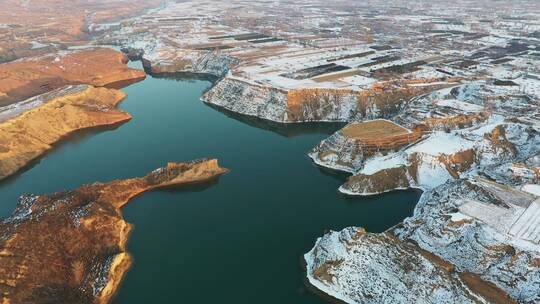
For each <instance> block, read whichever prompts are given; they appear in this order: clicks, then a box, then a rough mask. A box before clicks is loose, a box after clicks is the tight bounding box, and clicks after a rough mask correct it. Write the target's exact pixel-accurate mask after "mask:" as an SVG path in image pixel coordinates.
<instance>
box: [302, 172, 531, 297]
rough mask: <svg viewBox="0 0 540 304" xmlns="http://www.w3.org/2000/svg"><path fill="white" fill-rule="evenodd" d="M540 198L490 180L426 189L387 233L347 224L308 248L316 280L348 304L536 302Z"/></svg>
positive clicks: (310, 272)
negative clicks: (401, 221)
mask: <svg viewBox="0 0 540 304" xmlns="http://www.w3.org/2000/svg"><path fill="white" fill-rule="evenodd" d="M539 202H540V199H539V198H538V197H536V196H534V195H531V194H528V193H525V192H521V191H517V190H515V189H512V188H511V187H508V186H505V185H501V184H498V183H494V182H490V181H487V180H485V179H478V178H476V179H469V180H459V181H456V182H451V183H447V184H444V185H442V186H440V187H437V188H435V189H433V190H430V191H428V192H426V193H424V195H423V196H422V198H421V200H420V202H419V203H418V206H417V207H416V209H415V213H414V215H413V216H412V217H410V218H408V219H406V220H405V223H404V224H403V225H398V226H397V227H394V228H392V229H390V230H389V231H386V232H384V233H380V234H376V233H366V232H365V231H364V230H363V229H361V228H354V227H351V228H347V229H344V230H343V231H341V232H330V233H328V234H326V235H324V236H323V237H321V238H320V239H319V240H318V241H317V242H316V244H315V247H314V248H313V249H312V250H311V251H310V252H309V253H307V254H306V255H305V258H306V261H307V265H308V267H307V270H308V278H309V281H310V282H311V284H313V285H314V286H315V287H317V288H319V289H321V290H323V291H324V292H326V293H328V294H329V295H332V296H334V297H336V298H338V299H340V300H344V301H346V302H348V303H381V302H386V301H391V302H393V303H409V302H416V303H478V301H481V300H482V301H486V302H489V303H516V302H520V303H536V302H538V301H539V300H540V294H539V293H538V286H539V284H540V268H539V267H538V261H540V250H539V249H540V247H539V245H538V237H539V236H538V232H536V231H535V228H536V227H537V226H535V222H534V220H532V218H531V217H530V215H531V214H537V212H538V209H539V208H538V206H539V205H538V204H539Z"/></svg>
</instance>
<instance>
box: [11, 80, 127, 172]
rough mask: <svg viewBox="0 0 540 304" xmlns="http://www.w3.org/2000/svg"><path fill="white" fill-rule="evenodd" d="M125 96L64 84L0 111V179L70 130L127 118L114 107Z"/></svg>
mask: <svg viewBox="0 0 540 304" xmlns="http://www.w3.org/2000/svg"><path fill="white" fill-rule="evenodd" d="M125 96H126V95H125V94H124V93H122V92H121V91H118V90H114V89H106V88H95V87H91V86H86V85H79V86H68V87H65V88H62V89H58V90H56V91H52V92H50V93H47V94H44V95H41V96H37V97H35V98H32V99H30V100H29V101H28V102H23V103H22V104H20V105H19V107H17V106H15V107H10V108H9V109H5V111H2V112H0V179H3V178H6V177H8V176H9V175H11V174H13V173H15V172H17V171H18V170H20V169H21V168H23V167H24V166H25V165H27V164H28V163H29V162H31V161H32V160H34V159H36V158H38V157H39V156H41V155H43V154H44V153H46V152H47V151H49V150H50V149H52V147H53V145H54V144H55V143H57V142H58V141H59V140H61V139H62V138H64V137H65V136H67V135H70V134H71V133H73V132H76V131H78V130H82V129H88V128H94V127H99V126H108V125H115V124H120V123H123V122H126V121H128V120H130V119H131V116H130V115H129V114H127V113H124V112H122V111H120V110H118V109H116V105H117V104H118V103H119V102H120V101H122V99H124V97H125ZM16 105H17V104H16ZM19 108H22V109H19ZM0 109H1V108H0ZM21 112H22V114H21ZM2 117H4V118H6V120H2V119H1V118H2Z"/></svg>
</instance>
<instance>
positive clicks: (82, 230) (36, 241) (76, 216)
mask: <svg viewBox="0 0 540 304" xmlns="http://www.w3.org/2000/svg"><path fill="white" fill-rule="evenodd" d="M225 172H227V170H226V169H223V168H221V167H219V165H218V163H217V160H202V161H196V162H190V163H169V164H168V165H167V166H166V167H164V168H161V169H158V170H155V171H153V172H152V173H150V174H148V175H147V176H145V177H142V178H133V179H127V180H117V181H113V182H109V183H94V184H91V185H86V186H82V187H80V188H78V189H76V190H73V191H66V192H59V193H53V194H49V195H42V196H26V197H22V198H21V201H20V203H19V205H18V207H17V210H16V211H15V214H14V215H13V216H12V217H11V218H9V219H8V220H6V221H4V222H2V223H0V303H4V304H7V303H10V304H16V303H26V304H34V303H35V304H38V303H39V304H42V303H78V304H90V303H98V304H102V303H103V304H104V303H109V302H110V301H111V298H112V297H113V296H114V294H115V292H116V291H117V290H118V287H119V285H120V283H121V281H122V279H123V277H124V275H125V273H126V271H127V270H128V269H129V266H130V265H131V262H132V258H131V256H130V255H129V253H128V252H127V251H126V243H127V240H128V236H129V233H130V231H131V230H132V228H133V227H132V225H131V224H129V223H127V222H126V221H125V220H124V219H123V217H122V214H121V211H120V208H121V207H122V206H124V205H125V204H126V203H127V202H128V201H129V200H130V199H132V198H134V197H135V196H137V195H140V194H141V193H143V192H146V191H151V190H154V189H159V188H163V187H170V186H176V185H184V184H188V183H200V182H205V181H207V180H209V179H213V178H217V177H219V176H220V175H221V174H223V173H225Z"/></svg>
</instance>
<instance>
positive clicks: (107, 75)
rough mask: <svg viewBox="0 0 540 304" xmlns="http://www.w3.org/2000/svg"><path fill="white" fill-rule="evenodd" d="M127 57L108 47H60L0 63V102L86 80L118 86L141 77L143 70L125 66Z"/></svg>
mask: <svg viewBox="0 0 540 304" xmlns="http://www.w3.org/2000/svg"><path fill="white" fill-rule="evenodd" d="M126 63H127V57H126V56H125V55H124V54H122V53H120V52H117V51H114V50H112V49H103V48H99V49H87V50H80V51H61V52H58V53H56V54H52V55H45V56H42V57H35V58H30V59H24V60H18V61H15V62H11V63H7V64H2V65H0V75H1V76H2V81H1V82H0V106H4V105H9V104H12V103H15V102H19V101H22V100H25V99H27V98H30V97H33V96H36V95H39V94H43V93H46V92H49V91H51V90H54V89H58V88H61V87H63V86H66V85H77V84H88V85H93V86H96V87H108V88H121V87H124V86H126V85H128V84H131V83H134V82H137V81H140V80H143V79H144V78H145V77H146V75H145V73H144V72H143V71H140V70H135V69H131V68H129V67H127V65H126Z"/></svg>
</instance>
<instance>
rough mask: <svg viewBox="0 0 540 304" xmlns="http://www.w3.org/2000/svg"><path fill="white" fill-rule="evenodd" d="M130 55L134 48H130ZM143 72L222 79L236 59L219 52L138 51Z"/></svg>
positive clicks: (185, 50)
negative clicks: (192, 74)
mask: <svg viewBox="0 0 540 304" xmlns="http://www.w3.org/2000/svg"><path fill="white" fill-rule="evenodd" d="M131 50H132V53H133V50H134V48H131ZM139 52H140V53H142V62H143V66H144V68H145V70H147V71H148V72H149V73H151V74H174V73H195V74H209V75H213V76H215V77H223V76H224V75H225V74H227V72H228V71H229V69H230V68H231V67H232V66H234V65H235V64H237V63H238V62H239V61H238V59H236V58H234V57H231V56H227V55H225V54H221V53H220V52H219V51H208V50H187V49H170V48H163V49H157V50H152V51H145V50H144V49H143V50H139Z"/></svg>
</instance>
